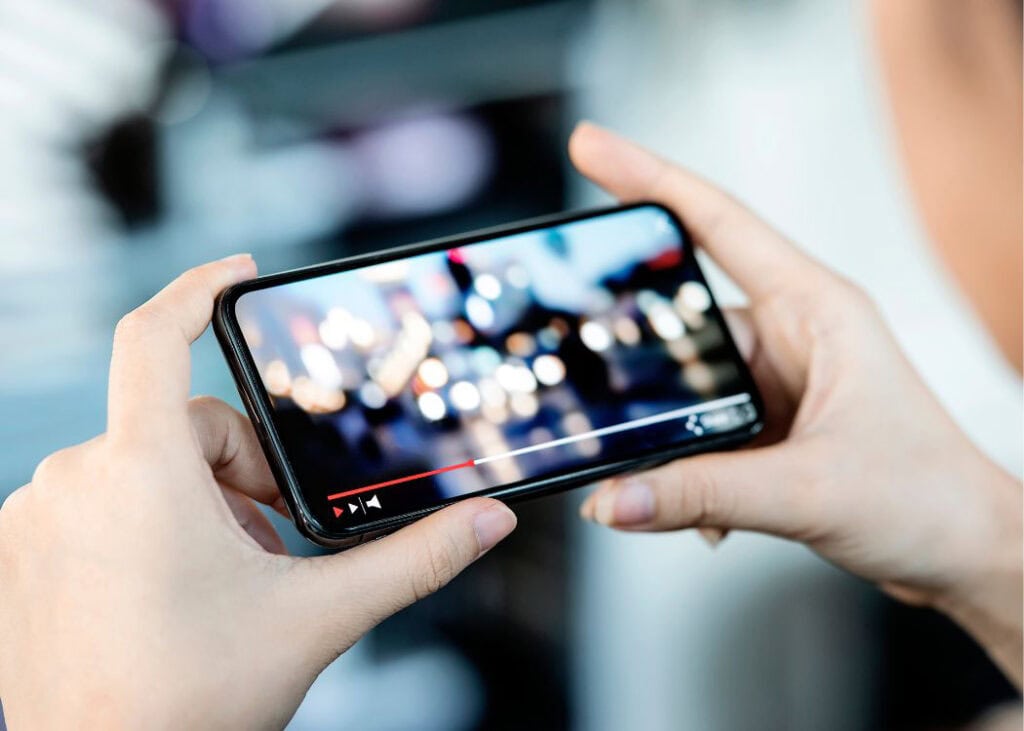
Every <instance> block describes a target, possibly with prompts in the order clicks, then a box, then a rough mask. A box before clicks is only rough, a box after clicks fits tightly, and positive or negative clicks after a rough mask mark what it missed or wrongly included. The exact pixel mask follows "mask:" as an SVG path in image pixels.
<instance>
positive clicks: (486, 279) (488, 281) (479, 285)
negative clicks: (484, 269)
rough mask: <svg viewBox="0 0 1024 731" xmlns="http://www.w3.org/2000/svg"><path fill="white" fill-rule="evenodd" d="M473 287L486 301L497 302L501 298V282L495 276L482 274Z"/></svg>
mask: <svg viewBox="0 0 1024 731" xmlns="http://www.w3.org/2000/svg"><path fill="white" fill-rule="evenodd" d="M473 287H474V288H475V289H476V291H477V292H479V293H480V296H481V297H483V298H484V299H489V300H496V299H498V298H499V297H501V282H500V281H498V278H497V277H496V276H494V275H493V274H481V275H480V276H479V277H477V278H476V281H474V282H473Z"/></svg>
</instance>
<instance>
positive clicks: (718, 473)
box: [580, 445, 815, 538]
mask: <svg viewBox="0 0 1024 731" xmlns="http://www.w3.org/2000/svg"><path fill="white" fill-rule="evenodd" d="M799 464H801V462H800V461H797V460H793V459H792V455H791V454H787V448H786V446H785V445H777V446H771V447H763V448H760V449H751V450H747V451H742V452H725V453H721V454H708V455H702V456H699V457H692V458H688V459H682V460H677V461H675V462H672V463H670V464H667V465H664V466H662V467H658V468H657V469H653V470H650V471H648V472H643V473H640V474H637V475H632V476H629V477H626V478H624V479H621V480H610V481H608V482H606V483H605V484H604V485H603V486H602V487H601V488H600V489H599V490H597V492H595V493H594V494H592V495H591V496H590V497H589V498H587V500H586V501H585V502H584V503H583V505H582V506H581V507H580V514H581V516H582V517H584V518H587V519H588V520H593V521H595V522H597V523H601V524H603V525H607V526H610V527H614V528H620V529H623V530H632V531H664V530H677V529H680V528H692V527H704V526H711V527H715V528H722V529H732V528H738V529H744V530H755V531H760V532H763V533H771V534H774V535H778V536H783V537H787V538H799V537H801V536H803V535H805V534H806V533H807V531H808V530H810V529H811V527H812V525H813V520H812V516H811V515H810V512H811V510H812V508H813V506H814V504H815V500H814V497H813V494H812V491H813V490H814V489H815V481H814V480H813V479H812V478H811V477H810V476H809V475H801V474H800V468H799Z"/></svg>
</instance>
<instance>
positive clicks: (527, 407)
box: [509, 393, 540, 419]
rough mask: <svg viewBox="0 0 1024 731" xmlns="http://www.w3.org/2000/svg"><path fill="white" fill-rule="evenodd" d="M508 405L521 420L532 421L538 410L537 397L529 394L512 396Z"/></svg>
mask: <svg viewBox="0 0 1024 731" xmlns="http://www.w3.org/2000/svg"><path fill="white" fill-rule="evenodd" d="M509 405H510V406H511V407H512V412H513V413H514V414H515V415H516V416H518V417H520V418H522V419H532V418H533V417H534V416H536V415H537V410H538V409H539V408H540V404H539V403H538V401H537V397H536V396H534V395H533V394H531V393H517V394H514V395H513V396H512V398H511V400H510V401H509Z"/></svg>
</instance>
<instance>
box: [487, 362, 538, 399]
mask: <svg viewBox="0 0 1024 731" xmlns="http://www.w3.org/2000/svg"><path fill="white" fill-rule="evenodd" d="M494 376H495V378H497V379H498V383H500V384H501V387H502V388H504V389H505V390H506V391H508V392H510V393H531V392H533V391H536V390H537V379H536V378H535V377H534V375H533V371H531V370H530V369H529V368H527V367H526V366H525V365H523V364H513V363H502V364H501V365H500V366H498V370H497V371H495V373H494Z"/></svg>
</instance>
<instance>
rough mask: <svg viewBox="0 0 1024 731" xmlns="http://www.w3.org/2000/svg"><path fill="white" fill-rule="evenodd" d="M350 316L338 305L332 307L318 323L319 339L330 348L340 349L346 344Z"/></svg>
mask: <svg viewBox="0 0 1024 731" xmlns="http://www.w3.org/2000/svg"><path fill="white" fill-rule="evenodd" d="M351 319H352V316H351V315H349V313H348V312H346V311H345V310H343V309H341V308H340V307H332V308H331V309H330V310H328V312H327V317H326V318H325V319H324V321H323V322H321V323H320V328H319V331H320V340H322V341H323V344H324V345H326V346H327V347H328V348H330V349H331V350H341V349H343V348H344V347H345V346H346V345H348V324H349V321H350V320H351Z"/></svg>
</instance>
